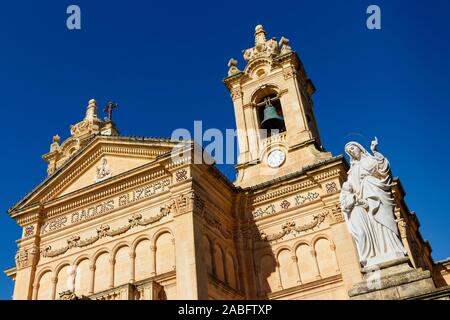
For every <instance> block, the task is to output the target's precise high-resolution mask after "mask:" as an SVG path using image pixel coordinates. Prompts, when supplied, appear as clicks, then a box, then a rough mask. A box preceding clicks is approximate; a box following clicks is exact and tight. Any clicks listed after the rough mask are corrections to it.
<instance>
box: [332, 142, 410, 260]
mask: <svg viewBox="0 0 450 320" xmlns="http://www.w3.org/2000/svg"><path fill="white" fill-rule="evenodd" d="M377 146H378V139H377V138H375V140H373V141H372V144H371V147H370V148H371V150H372V153H373V155H371V154H370V153H369V152H367V150H366V149H364V147H363V146H361V145H360V144H359V143H357V142H349V143H347V144H346V145H345V152H346V153H347V154H348V155H349V156H350V163H351V165H350V170H349V172H348V179H347V181H346V182H345V183H344V184H343V186H342V190H341V195H340V202H341V208H342V211H343V212H344V216H345V219H346V222H347V225H348V228H349V231H350V233H351V235H352V237H353V238H354V240H355V242H356V246H357V250H358V254H359V259H360V262H361V264H362V265H363V266H366V267H367V266H370V265H374V264H379V263H382V262H386V261H389V260H393V259H396V258H400V257H403V256H404V255H405V249H404V247H403V244H402V242H401V240H400V237H399V231H398V227H397V222H396V221H395V216H394V205H395V204H394V197H393V194H392V191H391V184H392V174H391V170H390V166H389V162H388V160H387V159H386V158H385V157H384V156H383V155H382V154H381V153H380V152H378V150H377Z"/></svg>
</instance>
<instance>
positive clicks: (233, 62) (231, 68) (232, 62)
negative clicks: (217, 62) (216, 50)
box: [228, 58, 241, 76]
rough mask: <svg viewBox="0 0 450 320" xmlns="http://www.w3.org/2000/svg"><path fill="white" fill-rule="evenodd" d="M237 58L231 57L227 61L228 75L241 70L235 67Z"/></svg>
mask: <svg viewBox="0 0 450 320" xmlns="http://www.w3.org/2000/svg"><path fill="white" fill-rule="evenodd" d="M237 64H238V62H237V60H235V59H233V58H231V59H230V61H228V68H229V69H228V76H232V75H234V74H236V73H239V72H241V71H240V70H239V69H238V68H237Z"/></svg>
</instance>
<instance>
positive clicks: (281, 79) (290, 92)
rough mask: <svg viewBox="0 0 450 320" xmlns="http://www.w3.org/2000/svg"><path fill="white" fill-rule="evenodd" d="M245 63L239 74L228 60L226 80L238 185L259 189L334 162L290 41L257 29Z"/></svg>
mask: <svg viewBox="0 0 450 320" xmlns="http://www.w3.org/2000/svg"><path fill="white" fill-rule="evenodd" d="M244 60H245V62H246V66H245V67H244V69H243V70H242V71H241V70H239V69H238V67H237V61H236V60H234V59H230V61H229V63H228V67H229V70H228V77H226V78H225V79H224V83H225V85H226V87H227V88H228V90H229V91H230V93H231V97H232V100H233V105H234V112H235V117H236V126H237V136H238V143H239V156H238V164H237V166H236V169H237V170H238V177H237V180H236V182H235V184H236V185H238V186H241V187H248V186H252V185H256V184H260V183H263V182H266V181H270V180H272V179H275V178H278V177H281V176H284V175H287V174H290V173H293V172H296V171H300V170H301V169H302V168H303V167H305V166H309V165H312V164H314V163H316V162H318V161H321V160H325V159H329V158H331V153H329V152H325V150H324V148H323V147H322V143H321V140H320V136H319V130H318V128H317V123H316V119H315V116H314V111H313V101H312V95H313V93H314V92H315V87H314V84H313V83H312V81H311V80H310V79H309V78H308V76H307V74H306V71H305V69H304V67H303V64H302V62H301V60H300V59H299V57H298V56H297V54H296V53H295V52H294V51H293V50H292V49H291V47H290V46H289V40H288V39H286V38H285V37H281V39H280V40H279V41H278V42H277V40H276V38H271V39H269V40H267V38H266V32H265V31H264V28H263V26H261V25H258V26H256V28H255V45H254V47H252V48H249V49H247V50H245V51H244Z"/></svg>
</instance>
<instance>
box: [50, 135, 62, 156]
mask: <svg viewBox="0 0 450 320" xmlns="http://www.w3.org/2000/svg"><path fill="white" fill-rule="evenodd" d="M60 141H61V138H60V137H59V135H54V136H53V143H52V144H51V145H50V152H53V151H56V150H58V149H59V142H60Z"/></svg>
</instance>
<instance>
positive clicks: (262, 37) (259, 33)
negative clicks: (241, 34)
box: [255, 24, 266, 47]
mask: <svg viewBox="0 0 450 320" xmlns="http://www.w3.org/2000/svg"><path fill="white" fill-rule="evenodd" d="M265 43H266V32H265V31H264V28H263V26H262V25H260V24H258V25H257V26H256V27H255V47H258V45H262V44H265Z"/></svg>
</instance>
